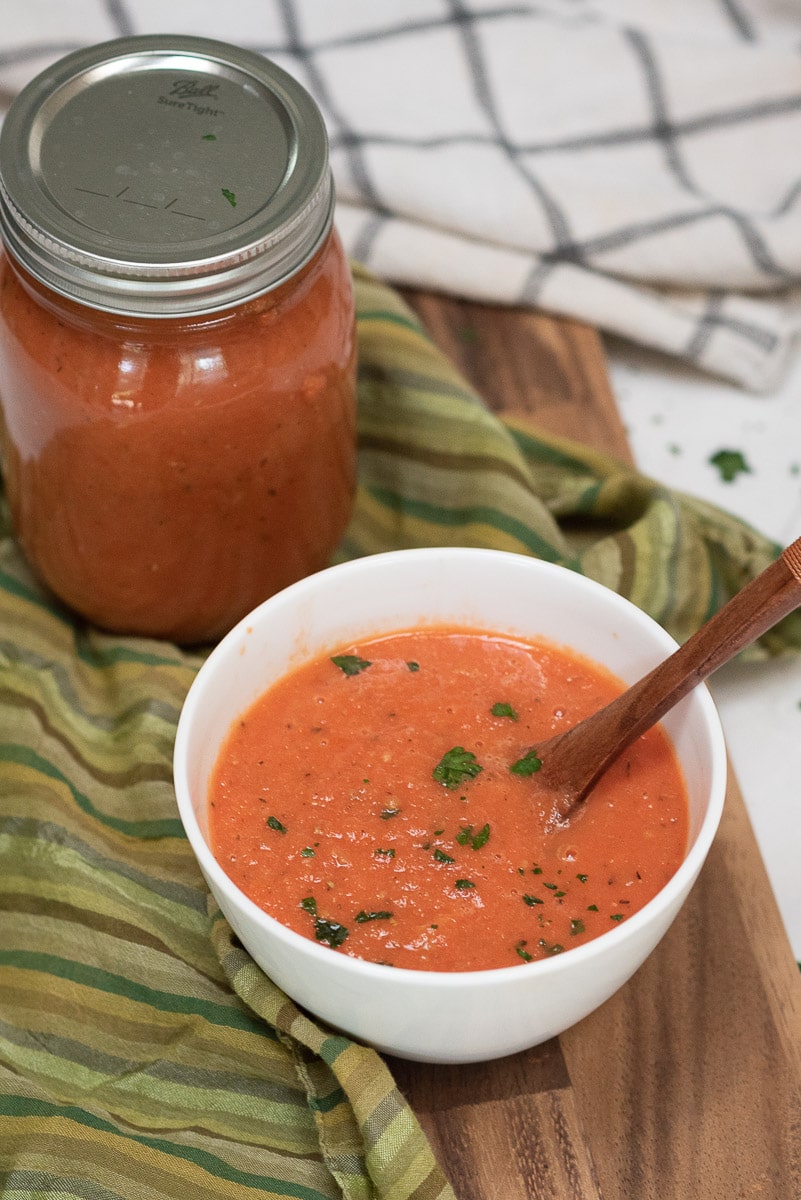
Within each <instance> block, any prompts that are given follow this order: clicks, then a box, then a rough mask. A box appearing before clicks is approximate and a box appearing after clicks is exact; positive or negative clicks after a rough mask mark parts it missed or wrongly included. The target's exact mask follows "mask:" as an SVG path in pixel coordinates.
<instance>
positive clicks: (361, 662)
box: [331, 654, 373, 675]
mask: <svg viewBox="0 0 801 1200" xmlns="http://www.w3.org/2000/svg"><path fill="white" fill-rule="evenodd" d="M331 662H332V663H333V664H334V666H335V667H339V669H340V671H342V672H343V674H345V675H358V674H360V672H361V671H366V670H367V668H368V667H371V666H372V665H373V664H372V663H371V662H368V660H367V659H366V658H359V655H358V654H335V655H334V657H333V658H332V659H331Z"/></svg>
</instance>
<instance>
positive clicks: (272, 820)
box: [267, 816, 286, 833]
mask: <svg viewBox="0 0 801 1200" xmlns="http://www.w3.org/2000/svg"><path fill="white" fill-rule="evenodd" d="M267 824H268V825H269V826H270V829H274V830H275V832H276V833H286V825H282V824H281V822H280V821H279V820H278V817H273V816H269V817H268V818H267Z"/></svg>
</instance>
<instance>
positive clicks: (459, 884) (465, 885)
mask: <svg viewBox="0 0 801 1200" xmlns="http://www.w3.org/2000/svg"><path fill="white" fill-rule="evenodd" d="M453 886H454V887H455V888H458V889H459V891H460V892H465V891H467V890H468V889H469V888H474V887H475V886H476V885H475V884H474V883H473V880H472V879H457V880H456V882H455V883H454V885H453Z"/></svg>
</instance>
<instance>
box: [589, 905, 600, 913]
mask: <svg viewBox="0 0 801 1200" xmlns="http://www.w3.org/2000/svg"><path fill="white" fill-rule="evenodd" d="M587 912H598V905H597V904H588V905H587Z"/></svg>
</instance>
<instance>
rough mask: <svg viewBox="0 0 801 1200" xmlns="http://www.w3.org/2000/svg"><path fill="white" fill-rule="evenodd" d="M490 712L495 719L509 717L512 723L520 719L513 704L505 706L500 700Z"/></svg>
mask: <svg viewBox="0 0 801 1200" xmlns="http://www.w3.org/2000/svg"><path fill="white" fill-rule="evenodd" d="M490 712H491V713H492V715H493V717H508V718H509V720H510V721H516V720H517V719H518V718H517V713H516V712H515V710H514V709H513V708H512V706H511V704H504V703H503V701H500V700H499V701H498V703H497V704H493V706H492V708H491V709H490Z"/></svg>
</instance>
